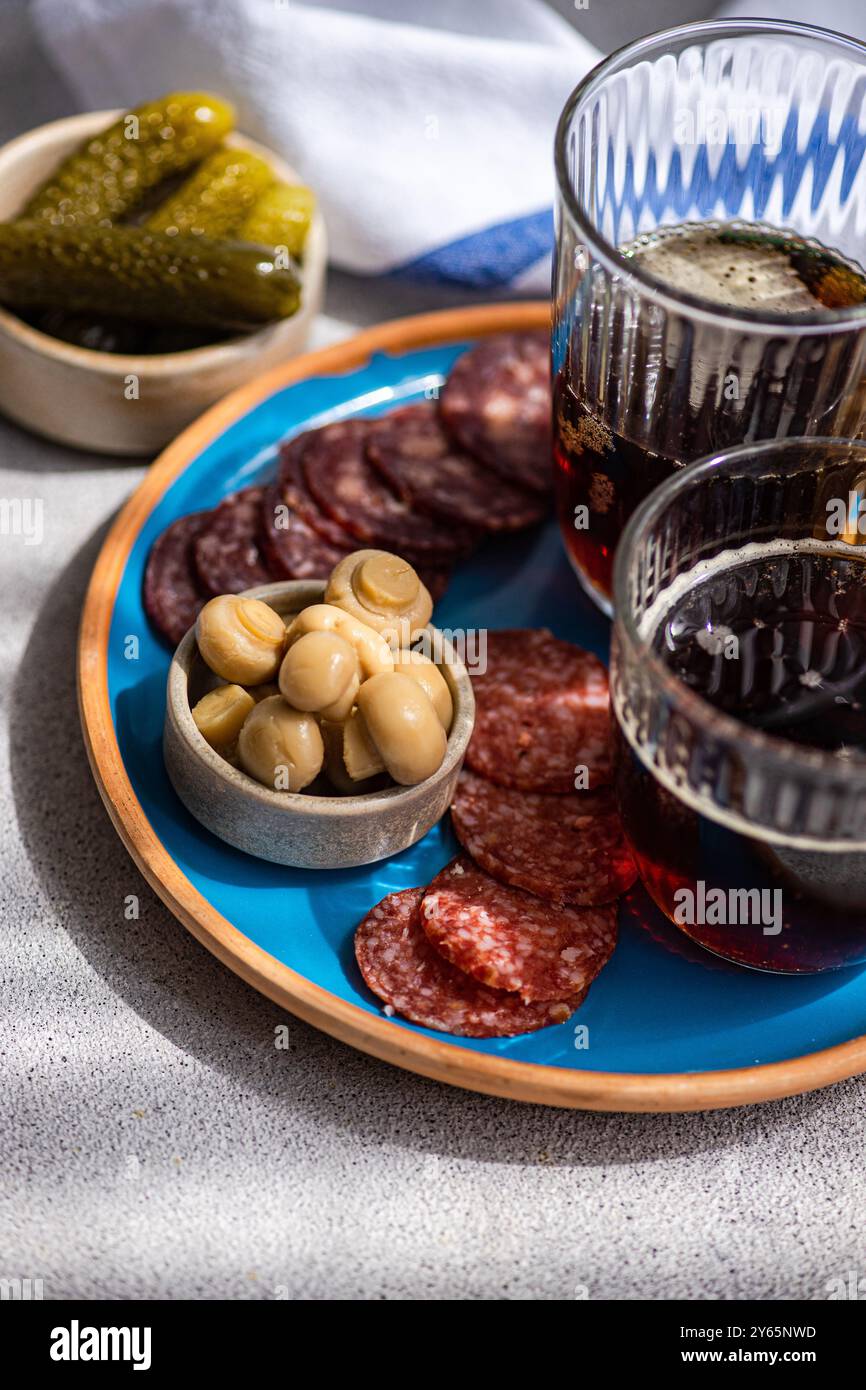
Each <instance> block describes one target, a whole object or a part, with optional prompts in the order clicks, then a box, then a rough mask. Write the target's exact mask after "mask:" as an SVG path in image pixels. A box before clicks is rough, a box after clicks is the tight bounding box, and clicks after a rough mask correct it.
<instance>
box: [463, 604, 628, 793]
mask: <svg viewBox="0 0 866 1390" xmlns="http://www.w3.org/2000/svg"><path fill="white" fill-rule="evenodd" d="M486 656H487V665H486V670H485V671H484V672H483V673H482V674H479V675H474V676H473V686H474V690H475V702H476V708H475V728H474V730H473V734H472V738H471V740H470V743H469V747H468V749H467V751H466V761H467V763H468V764H469V766H470V767H471V768H473V769H474V771H475V772H480V773H481V774H482V776H484V777H489V778H490V780H491V781H492V782H497V783H498V784H500V785H501V786H505V787H516V788H518V789H519V790H520V791H538V792H557V793H562V792H571V791H574V789H575V786H576V785H579V783H576V781H575V778H576V776H577V772H576V769H578V768H586V770H587V779H588V789H590V790H594V789H595V788H596V787H599V786H603V785H604V784H605V783H607V782H609V781H610V778H611V774H612V749H611V738H610V733H611V730H610V704H609V695H608V685H607V672H606V671H605V669H604V666H603V665H602V663H601V662H600V661H599V660H598V658H597V657H595V656H593V655H592V654H591V653H590V652H586V651H583V649H582V648H581V647H576V646H573V645H572V644H571V643H570V642H562V641H560V640H559V639H558V638H556V637H553V636H551V634H550V633H549V632H547V631H546V630H545V629H543V628H541V629H540V628H530V629H510V630H507V631H500V632H497V631H493V632H488V634H487V653H486Z"/></svg>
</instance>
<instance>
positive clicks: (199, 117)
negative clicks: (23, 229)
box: [21, 92, 234, 227]
mask: <svg viewBox="0 0 866 1390" xmlns="http://www.w3.org/2000/svg"><path fill="white" fill-rule="evenodd" d="M233 125H234V111H233V109H232V107H231V106H229V105H228V103H226V102H224V101H220V100H219V98H217V97H212V96H209V95H208V94H207V93H206V92H172V93H171V94H170V95H169V96H166V97H163V98H162V99H161V100H160V101H152V102H148V103H147V104H146V105H145V106H139V107H136V109H135V110H134V111H129V112H127V113H126V115H124V116H121V117H120V119H119V120H117V121H115V122H114V124H113V125H111V126H109V127H108V129H107V130H104V131H102V132H101V133H100V134H98V135H93V136H91V137H90V139H89V140H87V141H86V142H85V144H84V145H83V146H82V147H81V148H80V149H79V150H76V151H75V152H74V153H73V154H71V155H69V157H68V158H67V159H65V160H64V161H63V163H62V164H61V165H60V167H59V168H58V169H57V170H55V172H54V173H53V174H52V175H51V177H50V178H49V179H48V180H47V182H46V183H45V184H44V185H43V187H42V188H41V189H40V190H39V191H38V193H36V194H34V196H33V197H32V198H31V199H30V201H29V203H28V204H27V206H26V207H25V208H24V211H23V212H22V213H21V217H22V218H23V219H25V220H26V221H39V222H43V223H45V224H47V225H48V226H51V227H84V226H88V225H92V224H98V225H100V226H103V227H108V226H112V225H113V224H114V223H116V222H119V221H121V220H122V219H123V218H124V217H126V216H127V215H128V214H129V213H130V212H132V211H133V210H134V209H135V208H136V207H138V205H139V204H140V203H141V202H142V200H143V199H144V197H145V195H146V194H147V193H148V192H149V190H150V189H152V188H154V187H156V185H157V184H159V183H161V182H162V180H163V179H165V178H167V177H168V176H169V175H171V174H178V173H182V172H183V171H184V170H185V169H188V168H189V167H190V165H192V164H197V163H198V162H199V160H201V159H204V158H205V157H206V156H207V155H209V154H211V152H212V151H213V150H214V149H216V147H217V146H218V145H220V144H221V143H222V141H223V139H224V137H225V136H226V135H227V134H228V133H229V131H230V130H231V128H232V126H233Z"/></svg>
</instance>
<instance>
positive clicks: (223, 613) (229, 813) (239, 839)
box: [163, 550, 474, 869]
mask: <svg viewBox="0 0 866 1390" xmlns="http://www.w3.org/2000/svg"><path fill="white" fill-rule="evenodd" d="M431 612H432V602H431V599H430V595H429V593H428V592H427V590H426V588H425V587H424V585H423V584H422V583H421V581H420V579H419V578H418V575H417V574H416V573H415V571H414V569H413V568H412V566H411V565H409V564H408V563H407V562H406V561H404V560H402V559H401V558H400V557H399V556H395V555H391V554H389V553H388V552H386V551H377V550H360V551H356V552H354V553H353V554H352V555H349V556H347V557H346V559H345V560H344V561H342V562H341V563H340V564H339V565H337V566H336V568H335V569H334V571H333V572H332V574H331V576H330V578H329V579H328V581H327V582H326V583H322V582H319V581H305V580H298V581H287V582H285V583H280V584H269V585H265V586H263V587H261V588H258V589H253V590H250V591H248V592H247V593H245V594H224V595H221V596H219V597H217V598H213V599H211V600H210V601H209V602H208V603H207V604H205V606H204V608H203V609H202V610H201V612H200V614H199V616H198V620H197V622H196V626H195V628H193V629H191V630H190V631H189V632H188V633H187V634H186V636H185V637H184V639H183V641H182V642H181V643H180V646H179V647H178V649H177V651H176V652H175V655H174V658H173V660H172V663H171V668H170V670H169V677H168V701H167V710H166V721H165V731H164V741H163V746H164V753H165V762H166V767H167V770H168V774H169V777H170V779H171V782H172V784H173V786H174V787H175V790H176V791H177V793H178V795H179V797H180V799H181V800H182V801H183V803H184V805H185V806H186V807H187V809H188V810H189V811H190V812H191V814H192V815H193V816H195V818H196V819H197V820H199V821H200V822H201V823H202V824H203V825H205V826H206V827H207V829H208V830H210V831H212V832H213V833H214V834H215V835H218V836H219V837H220V838H221V839H223V840H226V841H227V842H228V843H229V844H233V845H235V846H236V847H237V848H238V849H242V850H245V851H246V852H247V853H249V854H253V855H256V856H257V857H259V858H262V859H267V860H270V861H272V862H274V863H278V864H288V865H292V866H295V867H299V868H317V869H318V868H331V869H335V868H348V867H351V866H354V865H358V864H368V863H373V862H375V861H377V860H379V859H383V858H386V857H387V856H388V855H391V854H395V853H397V852H398V851H399V850H402V849H405V848H407V847H408V846H409V845H412V844H414V843H415V842H416V841H417V840H419V839H421V838H422V836H423V835H425V834H426V833H427V831H428V830H429V829H430V828H431V827H432V826H433V825H435V823H436V822H437V821H438V820H439V819H440V818H441V816H443V815H444V814H445V812H446V810H447V809H448V807H449V806H450V804H451V800H452V798H453V794H454V788H455V785H456V782H457V777H458V775H459V772H460V768H461V766H462V763H463V756H464V754H465V751H466V746H467V744H468V742H469V738H470V735H471V733H472V724H473V718H474V699H473V695H472V686H471V681H470V679H469V675H468V673H467V671H466V669H465V667H464V665H463V663H462V661H461V660H460V658H459V656H458V654H457V652H456V651H455V649H454V647H453V646H452V645H451V643H450V642H448V641H447V640H446V639H445V638H444V636H443V635H442V634H441V633H439V632H438V631H437V629H436V628H434V627H432V625H431V624H430V616H431ZM428 651H432V653H433V655H434V656H435V658H436V659H435V660H433V659H431V657H430V656H429V655H428V654H427V652H428Z"/></svg>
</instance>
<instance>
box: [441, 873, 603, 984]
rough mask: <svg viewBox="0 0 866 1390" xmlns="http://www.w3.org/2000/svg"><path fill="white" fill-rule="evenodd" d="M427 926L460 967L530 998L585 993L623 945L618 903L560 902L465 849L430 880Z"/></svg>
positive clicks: (486, 980)
mask: <svg viewBox="0 0 866 1390" xmlns="http://www.w3.org/2000/svg"><path fill="white" fill-rule="evenodd" d="M421 924H422V926H423V928H424V931H425V933H426V935H427V938H428V940H429V941H430V942H431V944H432V945H433V946H434V947H435V948H436V950H437V951H438V952H439V953H440V955H443V956H444V957H445V959H446V960H447V961H450V962H451V964H452V965H455V966H457V968H458V969H459V970H464V971H466V973H467V974H469V975H471V976H472V977H473V979H476V980H479V981H481V982H482V983H483V984H485V985H489V986H490V987H491V988H494V989H504V990H510V991H513V992H515V993H517V994H519V995H520V997H521V999H523V1001H524V1002H525V1003H530V1004H531V1003H540V1002H543V1001H545V1000H552V999H566V998H571V997H573V996H574V995H575V994H582V993H583V992H584V991H585V990H587V989H588V988H589V986H590V985H591V984H592V982H593V980H594V979H595V977H596V975H597V974H598V972H599V971H600V970H601V968H602V966H604V965H605V964H606V963H607V961H608V960H609V959H610V956H611V954H612V952H613V948H614V946H615V945H616V907H615V906H613V905H608V906H606V907H587V908H582V909H578V908H571V907H552V906H551V905H550V903H546V902H542V900H541V899H540V898H536V897H534V896H533V895H532V894H531V893H524V892H523V890H522V889H521V888H511V887H509V886H508V885H506V884H502V883H499V882H497V880H496V879H495V878H491V877H490V875H489V874H486V873H485V872H484V870H483V869H479V868H478V866H477V864H475V863H473V861H472V860H471V859H470V858H469V856H468V855H465V854H462V855H460V856H459V857H458V858H457V859H455V860H453V861H452V863H450V864H449V865H448V866H447V867H446V868H444V869H443V870H442V872H441V873H440V874H437V876H436V878H434V880H433V882H432V883H431V884H430V887H429V888H428V889H427V892H426V893H425V894H424V898H423V900H422V902H421Z"/></svg>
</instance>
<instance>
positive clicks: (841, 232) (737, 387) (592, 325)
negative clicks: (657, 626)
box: [553, 19, 866, 612]
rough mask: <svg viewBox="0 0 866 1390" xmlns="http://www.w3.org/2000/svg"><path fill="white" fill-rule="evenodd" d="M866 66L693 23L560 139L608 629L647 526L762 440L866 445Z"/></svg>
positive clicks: (569, 327) (590, 96) (579, 483)
mask: <svg viewBox="0 0 866 1390" xmlns="http://www.w3.org/2000/svg"><path fill="white" fill-rule="evenodd" d="M864 127H866V47H864V46H863V45H861V44H859V43H857V42H855V41H854V40H853V39H848V38H845V37H843V36H841V35H837V34H832V33H830V32H829V31H827V30H823V29H817V28H812V27H811V26H807V25H800V24H789V23H781V22H780V23H775V22H773V21H771V20H760V19H759V20H730V21H720V22H709V23H705V24H693V25H688V26H684V27H682V28H678V29H672V30H669V31H667V32H664V33H660V34H656V35H652V36H649V37H648V38H645V39H641V40H639V41H638V42H636V43H633V44H631V45H630V46H628V47H627V48H624V49H621V50H620V51H619V52H618V53H615V54H614V55H613V56H612V57H611V58H609V59H607V60H606V61H605V62H603V63H601V64H600V65H599V66H598V67H597V68H596V69H595V70H594V71H593V72H591V73H590V74H589V76H588V77H586V78H585V80H584V81H583V82H582V83H581V84H580V86H579V87H578V88H577V89H576V91H575V92H574V93H573V94H572V96H571V98H570V99H569V101H568V103H567V105H566V107H565V110H564V112H563V115H562V118H561V120H560V124H559V129H558V131H557V136H556V175H557V203H556V243H557V245H556V258H555V266H554V280H553V295H554V334H553V373H554V455H555V473H556V487H557V498H558V510H559V518H560V525H561V528H562V533H563V537H564V539H565V543H566V547H567V550H568V553H569V557H570V559H571V561H572V564H573V565H574V568H575V569H576V571H577V574H578V577H579V578H580V580H581V582H582V584H583V585H584V587H585V588H586V589H587V591H588V592H589V593H590V595H591V596H592V597H593V599H594V600H595V602H596V603H598V605H599V606H600V607H602V608H603V609H604V610H605V611H607V612H610V606H611V576H612V565H613V556H614V551H615V549H616V545H617V542H618V540H619V536H620V533H621V531H622V528H623V526H624V525H625V523H626V521H627V520H628V517H629V516H630V515H631V513H632V511H633V510H634V508H635V507H636V506H637V505H638V504H639V503H640V502H641V500H642V499H643V498H644V497H646V496H647V495H648V494H649V493H650V491H651V490H652V489H653V488H654V487H656V486H657V485H658V484H659V483H661V482H663V481H664V480H665V479H666V478H669V477H670V476H671V475H672V474H673V473H675V472H677V471H678V470H679V469H680V468H681V467H683V466H684V465H685V464H688V463H691V462H693V461H694V460H696V459H698V458H700V457H703V456H705V455H706V454H709V453H712V452H713V451H715V450H719V449H724V448H730V447H733V446H735V445H738V444H742V443H746V442H750V441H753V440H762V439H773V438H784V437H788V436H795V435H810V436H811V435H815V436H817V435H825V436H826V435H829V436H832V437H847V438H853V437H857V436H858V435H860V434H862V433H866V271H864V269H863V267H864V265H866V141H864V139H863V133H862V132H863V130H864Z"/></svg>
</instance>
